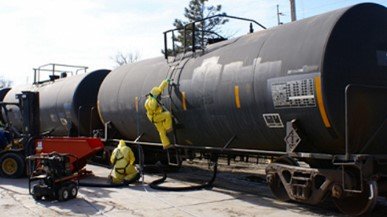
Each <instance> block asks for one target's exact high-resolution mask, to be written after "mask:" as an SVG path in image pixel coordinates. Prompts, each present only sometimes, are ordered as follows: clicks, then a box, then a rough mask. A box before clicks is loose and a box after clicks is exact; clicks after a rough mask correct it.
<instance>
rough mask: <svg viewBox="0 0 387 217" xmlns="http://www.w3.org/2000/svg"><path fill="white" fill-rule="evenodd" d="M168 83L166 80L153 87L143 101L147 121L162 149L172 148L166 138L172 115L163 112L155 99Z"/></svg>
mask: <svg viewBox="0 0 387 217" xmlns="http://www.w3.org/2000/svg"><path fill="white" fill-rule="evenodd" d="M169 82H170V80H169V79H166V80H164V81H163V82H161V84H160V86H158V87H153V88H152V90H151V92H150V93H149V95H148V98H147V100H146V101H145V109H146V115H147V116H148V119H149V120H150V121H151V122H152V123H154V124H155V126H156V129H157V131H158V132H159V135H160V139H161V143H162V144H163V148H164V149H168V148H170V147H172V145H171V142H170V141H169V138H168V136H167V132H170V131H171V130H172V115H171V113H170V112H168V111H164V109H163V107H162V106H161V105H160V103H159V102H158V99H157V98H158V97H160V95H161V93H162V92H163V91H164V89H165V88H166V87H167V86H168V83H169Z"/></svg>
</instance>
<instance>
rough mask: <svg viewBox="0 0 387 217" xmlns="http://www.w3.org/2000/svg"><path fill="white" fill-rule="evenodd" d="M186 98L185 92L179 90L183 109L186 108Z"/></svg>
mask: <svg viewBox="0 0 387 217" xmlns="http://www.w3.org/2000/svg"><path fill="white" fill-rule="evenodd" d="M186 99H187V96H186V95H185V92H181V107H182V108H183V111H186V110H187V102H186Z"/></svg>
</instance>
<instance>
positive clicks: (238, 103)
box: [234, 85, 241, 108]
mask: <svg viewBox="0 0 387 217" xmlns="http://www.w3.org/2000/svg"><path fill="white" fill-rule="evenodd" d="M234 96H235V106H236V107H237V108H241V101H240V98H239V86H238V85H235V87H234Z"/></svg>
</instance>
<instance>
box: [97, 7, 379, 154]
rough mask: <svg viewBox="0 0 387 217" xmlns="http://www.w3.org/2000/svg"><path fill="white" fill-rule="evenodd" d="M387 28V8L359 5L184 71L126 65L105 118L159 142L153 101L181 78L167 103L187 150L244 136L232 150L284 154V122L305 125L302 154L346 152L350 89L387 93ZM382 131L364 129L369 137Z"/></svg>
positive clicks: (197, 60) (191, 62)
mask: <svg viewBox="0 0 387 217" xmlns="http://www.w3.org/2000/svg"><path fill="white" fill-rule="evenodd" d="M386 27H387V11H386V8H385V7H383V6H380V5H376V4H360V5H356V6H353V7H349V8H344V9H340V10H336V11H332V12H329V13H326V14H322V15H318V16H314V17H311V18H307V19H304V20H300V21H297V22H292V23H289V24H285V25H281V26H278V27H274V28H271V29H267V30H264V31H259V32H256V33H253V34H249V35H246V36H242V37H239V38H235V39H231V40H228V41H224V42H219V43H216V44H214V45H211V46H209V47H208V48H207V50H206V51H205V52H204V53H203V54H202V55H200V54H199V55H198V54H195V55H192V58H183V59H182V60H181V61H180V62H179V64H178V65H177V66H175V67H176V68H178V69H176V70H173V69H170V68H169V66H168V64H167V62H166V60H165V59H163V58H154V59H151V60H145V61H141V62H137V63H134V64H129V65H125V66H122V67H120V68H118V69H116V70H114V71H112V72H111V73H110V74H109V75H108V76H107V77H106V78H105V80H104V81H103V83H102V85H101V88H100V91H99V95H98V106H99V113H100V116H101V119H102V120H103V121H104V122H108V121H111V123H112V124H113V125H114V127H115V128H117V129H118V131H119V132H120V133H121V134H122V135H123V136H125V137H126V138H128V139H131V140H134V139H135V138H136V137H137V135H138V133H139V132H145V136H144V137H143V139H145V140H147V141H151V142H159V138H158V134H157V132H156V130H155V128H154V126H153V125H152V124H151V123H150V122H149V121H148V120H147V118H146V115H145V109H144V107H143V104H144V101H145V97H144V96H145V95H146V94H147V93H148V92H149V91H150V89H151V88H152V87H153V86H155V85H158V84H159V83H160V82H161V81H162V80H163V79H165V78H172V79H173V80H174V83H175V85H174V86H173V87H170V88H169V93H168V94H171V99H169V98H168V97H166V98H164V99H163V103H165V104H166V105H170V104H171V105H172V110H173V112H174V115H175V116H176V117H177V118H178V119H179V120H180V121H181V122H182V123H183V125H184V128H183V129H178V130H177V131H176V135H177V141H178V143H179V144H181V145H187V146H191V147H218V148H221V147H223V146H224V145H225V144H226V142H227V141H228V140H229V139H230V138H232V137H233V136H236V138H237V140H235V141H234V142H233V143H232V144H230V146H229V147H228V148H230V149H231V148H235V149H243V150H270V151H284V150H285V143H284V137H285V133H286V129H285V123H286V122H287V121H290V120H292V119H297V120H298V122H299V125H300V128H302V131H303V133H304V134H305V135H307V138H308V143H305V144H303V145H301V146H300V147H299V149H298V150H299V151H308V152H318V153H344V148H345V142H344V138H345V136H344V135H345V127H344V123H345V122H344V113H345V109H344V107H345V106H344V102H345V100H344V93H345V88H346V86H347V85H348V84H358V85H370V86H381V87H386V86H387V60H386V54H387V31H386V29H387V28H386ZM188 55H189V54H188ZM180 68H181V69H180ZM386 102H387V101H385V100H384V101H381V102H380V103H381V104H383V105H382V106H384V107H385V105H386ZM364 106H367V105H364ZM379 125H380V123H378V122H377V121H376V122H375V121H374V122H371V123H368V125H367V126H366V127H364V128H362V129H363V133H364V134H366V136H364V138H365V137H367V136H369V135H370V134H372V132H375V131H376V128H377V127H379ZM376 136H377V137H378V139H376V140H374V141H375V142H376V143H377V144H372V145H370V146H369V147H372V148H373V149H368V150H363V151H364V153H379V154H380V153H386V149H384V148H383V145H385V142H386V141H387V133H379V134H378V135H376ZM364 138H363V137H361V138H360V137H359V138H358V140H357V142H359V144H362V143H361V142H364V140H363V139H364ZM375 142H374V143H375ZM363 145H364V144H363ZM361 149H362V146H358V147H355V148H353V150H352V152H357V151H360V150H361Z"/></svg>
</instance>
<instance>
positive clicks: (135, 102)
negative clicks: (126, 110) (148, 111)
mask: <svg viewBox="0 0 387 217" xmlns="http://www.w3.org/2000/svg"><path fill="white" fill-rule="evenodd" d="M134 107H135V109H136V112H138V97H137V96H136V97H134Z"/></svg>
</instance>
